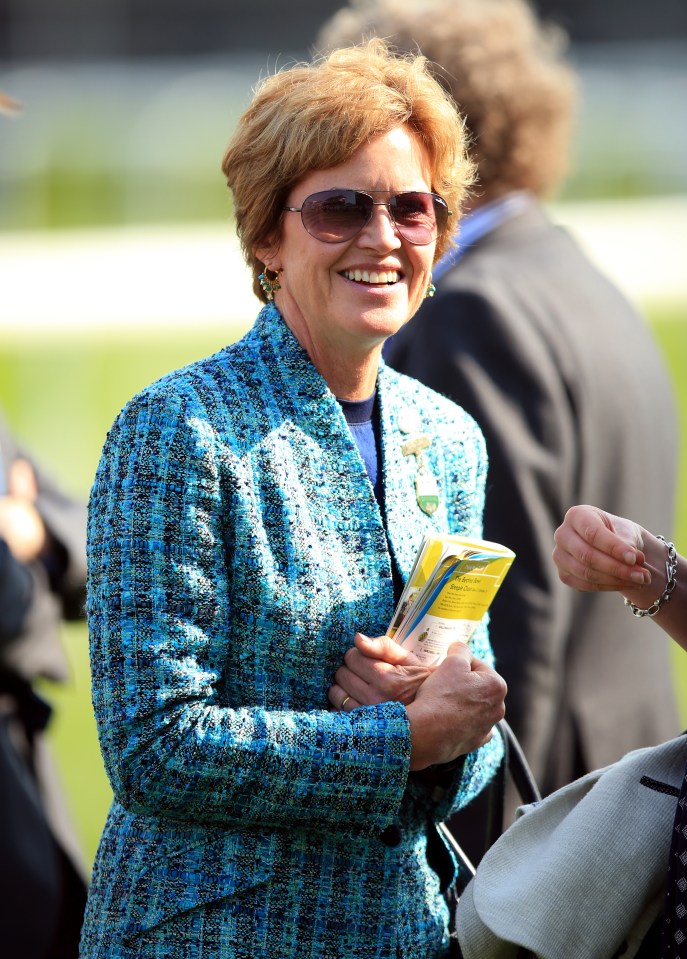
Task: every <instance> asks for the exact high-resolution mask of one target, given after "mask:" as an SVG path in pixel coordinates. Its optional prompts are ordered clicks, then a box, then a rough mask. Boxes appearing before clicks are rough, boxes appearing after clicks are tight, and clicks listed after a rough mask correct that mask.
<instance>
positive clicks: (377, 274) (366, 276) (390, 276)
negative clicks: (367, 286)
mask: <svg viewBox="0 0 687 959" xmlns="http://www.w3.org/2000/svg"><path fill="white" fill-rule="evenodd" d="M342 276H345V277H346V279H347V280H353V281H354V282H355V283H381V284H386V285H390V284H391V283H398V281H399V280H400V279H401V274H400V273H399V272H398V270H379V271H378V270H343V271H342Z"/></svg>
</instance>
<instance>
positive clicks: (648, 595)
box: [553, 506, 687, 649]
mask: <svg viewBox="0 0 687 959" xmlns="http://www.w3.org/2000/svg"><path fill="white" fill-rule="evenodd" d="M554 542H555V544H556V545H555V548H554V551H553V561H554V563H555V564H556V566H557V567H558V575H559V577H560V579H561V581H562V582H564V583H565V584H566V586H572V587H573V589H579V590H583V591H586V592H592V591H599V590H603V591H615V592H619V593H622V594H623V596H624V597H625V598H626V599H627V600H629V602H631V603H632V604H633V605H635V606H637V607H638V608H639V609H649V608H651V606H652V605H653V604H654V603H655V602H656V601H657V600H658V599H659V597H663V591H664V590H665V588H666V584H667V576H666V572H667V571H666V558H667V551H666V544H665V543H664V542H663V541H662V540H660V539H658V538H657V537H656V536H655V535H654V534H653V533H651V532H649V531H648V530H646V529H644V528H643V527H642V526H639V525H638V524H637V523H633V522H632V521H631V520H629V519H623V518H622V517H620V516H613V515H612V514H611V513H606V512H604V510H602V509H598V508H597V507H596V506H573V507H571V509H569V510H568V512H567V513H566V514H565V519H564V520H563V523H562V525H561V526H559V527H558V529H557V530H556V532H555V534H554ZM686 581H687V561H686V560H685V558H684V557H682V556H678V557H677V574H676V576H675V583H674V588H673V590H672V593H671V594H670V595H669V601H668V600H666V599H662V603H661V608H660V610H659V612H658V613H657V614H656V615H655V616H654V617H653V621H654V622H655V623H657V625H659V626H660V627H661V628H662V629H664V630H665V631H666V632H667V633H668V634H669V635H670V636H672V637H673V639H674V640H676V642H678V643H679V644H680V645H681V646H682V647H683V649H687V615H686V613H685V611H686V610H687V583H686Z"/></svg>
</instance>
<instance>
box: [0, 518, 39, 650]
mask: <svg viewBox="0 0 687 959" xmlns="http://www.w3.org/2000/svg"><path fill="white" fill-rule="evenodd" d="M31 594H32V581H31V575H30V573H29V571H28V569H27V568H26V567H25V566H24V565H23V564H22V563H18V562H17V560H16V559H15V558H14V556H12V553H11V552H10V549H9V546H8V545H7V543H6V542H5V540H4V539H2V538H1V537H0V649H1V648H2V647H3V646H4V645H5V644H6V643H10V642H11V641H12V640H13V639H16V638H17V637H18V636H20V635H21V631H22V629H23V626H24V620H25V618H26V614H27V613H28V610H29V607H30V604H31Z"/></svg>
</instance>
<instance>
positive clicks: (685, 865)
mask: <svg viewBox="0 0 687 959" xmlns="http://www.w3.org/2000/svg"><path fill="white" fill-rule="evenodd" d="M685 955H687V770H685V777H684V779H683V780H682V786H681V787H680V795H679V796H678V800H677V807H676V809H675V822H674V825H673V834H672V837H671V841H670V858H669V860H668V884H667V887H666V900H665V912H664V916H663V929H662V936H661V959H681V957H682V956H685Z"/></svg>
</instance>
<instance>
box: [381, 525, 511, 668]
mask: <svg viewBox="0 0 687 959" xmlns="http://www.w3.org/2000/svg"><path fill="white" fill-rule="evenodd" d="M514 559H515V553H514V552H513V551H512V550H511V549H508V548H507V547H506V546H501V545H500V544H499V543H490V542H488V541H487V540H483V539H466V538H465V537H462V536H448V535H446V536H441V535H439V534H431V535H429V536H425V538H424V540H423V541H422V544H421V546H420V549H419V550H418V552H417V556H416V557H415V562H414V563H413V568H412V570H411V571H410V576H409V577H408V581H407V583H406V585H405V589H404V590H403V593H402V595H401V598H400V600H399V603H398V606H397V607H396V610H395V612H394V615H393V617H392V619H391V623H390V625H389V628H388V630H387V635H388V636H391V638H392V639H395V640H396V642H397V643H400V645H401V646H405V647H406V648H407V649H409V650H410V651H411V652H413V653H415V655H416V656H417V657H418V659H420V660H421V661H422V662H423V663H425V664H426V665H432V664H435V663H440V662H441V660H442V659H444V657H445V656H446V650H447V649H448V647H449V646H450V645H451V643H455V642H456V641H458V640H461V641H463V642H465V643H467V642H468V640H469V639H470V636H471V635H472V633H473V632H474V630H475V628H476V626H477V624H478V623H479V622H480V621H481V620H482V617H483V616H484V614H485V613H486V611H487V610H488V609H489V606H490V605H491V602H492V600H493V598H494V596H496V593H497V591H498V589H499V587H500V586H501V583H502V582H503V579H504V577H505V575H506V573H507V572H508V570H509V569H510V567H511V564H512V562H513V560H514Z"/></svg>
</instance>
